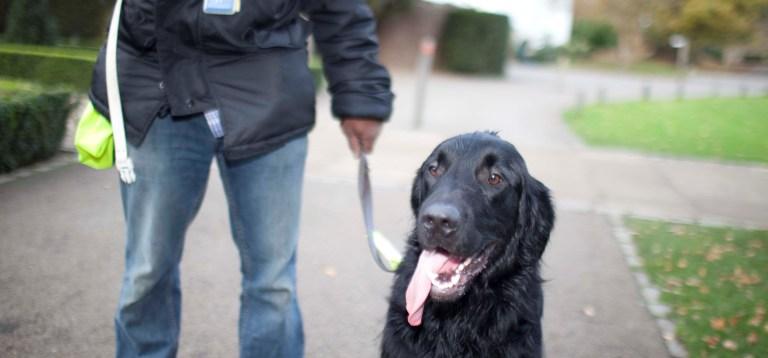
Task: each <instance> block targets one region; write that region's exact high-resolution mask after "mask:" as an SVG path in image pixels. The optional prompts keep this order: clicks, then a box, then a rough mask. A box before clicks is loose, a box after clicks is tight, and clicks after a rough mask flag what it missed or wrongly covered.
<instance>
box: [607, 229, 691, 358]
mask: <svg viewBox="0 0 768 358" xmlns="http://www.w3.org/2000/svg"><path fill="white" fill-rule="evenodd" d="M609 221H610V223H611V226H612V228H613V238H614V239H616V241H617V242H618V244H619V245H620V247H621V252H622V254H623V255H624V259H625V260H626V262H627V266H629V268H630V270H631V271H632V274H633V276H634V277H635V283H637V286H638V287H639V288H640V291H641V293H642V297H643V301H645V306H646V307H647V308H648V312H649V313H650V314H651V315H652V316H653V317H654V318H655V319H656V325H657V326H658V328H659V332H660V333H661V338H662V339H663V340H664V344H665V346H666V347H667V351H668V352H669V355H670V356H672V357H675V358H686V357H688V351H686V349H685V347H684V346H683V345H682V344H681V343H680V342H679V341H678V340H677V337H676V336H675V331H676V326H675V322H674V321H672V320H670V319H669V318H668V315H669V313H670V312H671V311H672V309H671V308H670V307H669V306H667V305H665V304H663V303H661V301H660V300H659V298H660V296H661V290H660V289H659V288H658V287H656V286H655V285H654V284H653V283H651V280H650V279H649V278H648V275H646V274H645V272H644V271H643V260H642V259H641V258H640V257H639V256H638V255H637V247H636V246H635V243H634V242H633V241H632V231H631V230H629V229H628V228H627V227H626V226H624V220H623V219H622V217H621V215H617V214H614V215H609Z"/></svg>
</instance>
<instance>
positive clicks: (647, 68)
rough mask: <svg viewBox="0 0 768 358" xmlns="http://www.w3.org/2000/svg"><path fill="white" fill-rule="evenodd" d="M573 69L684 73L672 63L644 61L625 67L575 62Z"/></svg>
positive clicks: (664, 74) (651, 73)
mask: <svg viewBox="0 0 768 358" xmlns="http://www.w3.org/2000/svg"><path fill="white" fill-rule="evenodd" d="M573 67H575V68H582V69H588V70H599V71H622V72H629V73H635V74H639V75H656V76H679V75H681V74H682V72H681V71H680V70H679V69H678V68H677V67H676V66H675V65H674V64H672V63H667V62H659V61H642V62H635V63H631V64H629V65H628V66H626V67H623V66H622V65H621V64H620V63H617V62H600V61H581V60H577V61H574V62H573Z"/></svg>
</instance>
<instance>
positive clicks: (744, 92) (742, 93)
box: [739, 84, 749, 98]
mask: <svg viewBox="0 0 768 358" xmlns="http://www.w3.org/2000/svg"><path fill="white" fill-rule="evenodd" d="M748 95H749V88H748V87H747V85H745V84H741V85H739V97H742V98H744V97H746V96H748Z"/></svg>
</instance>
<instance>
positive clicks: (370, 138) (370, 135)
mask: <svg viewBox="0 0 768 358" xmlns="http://www.w3.org/2000/svg"><path fill="white" fill-rule="evenodd" d="M381 126H382V122H381V121H379V120H376V119H372V118H342V120H341V131H342V132H344V135H345V136H346V137H347V142H348V143H349V149H350V150H351V151H352V154H354V155H355V158H358V157H360V151H361V150H362V152H363V153H365V154H368V153H370V152H372V151H373V143H374V142H375V141H376V138H378V136H379V133H381Z"/></svg>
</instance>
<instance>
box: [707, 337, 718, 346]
mask: <svg viewBox="0 0 768 358" xmlns="http://www.w3.org/2000/svg"><path fill="white" fill-rule="evenodd" d="M704 342H706V343H707V346H708V347H709V348H715V347H717V344H718V343H720V337H718V336H706V337H704Z"/></svg>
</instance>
